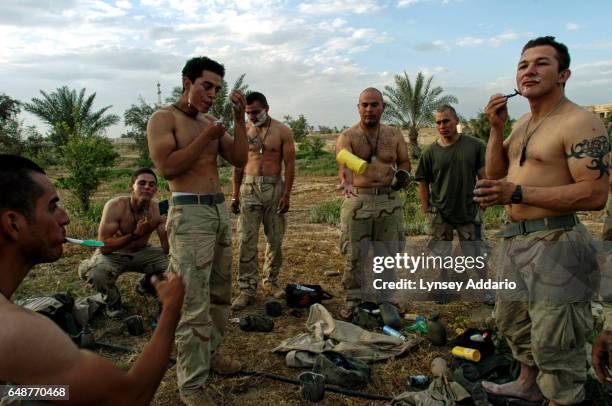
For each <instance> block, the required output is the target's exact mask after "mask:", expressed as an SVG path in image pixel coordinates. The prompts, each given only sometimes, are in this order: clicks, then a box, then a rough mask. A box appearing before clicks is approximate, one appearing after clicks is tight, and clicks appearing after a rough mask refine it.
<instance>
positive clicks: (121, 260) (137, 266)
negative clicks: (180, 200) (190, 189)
mask: <svg viewBox="0 0 612 406" xmlns="http://www.w3.org/2000/svg"><path fill="white" fill-rule="evenodd" d="M129 188H130V195H129V196H120V197H115V198H114V199H111V200H109V201H108V202H107V203H106V204H105V205H104V210H103V211H102V219H101V220H100V226H99V227H98V240H100V241H102V242H103V243H104V247H101V248H99V249H97V250H96V252H95V253H94V255H93V256H92V257H91V258H89V259H86V260H85V261H83V262H81V264H80V265H79V276H80V277H81V278H82V279H84V280H86V281H88V282H89V283H90V284H91V285H92V286H93V287H94V289H96V290H97V291H98V292H100V293H102V294H103V295H104V298H105V300H106V314H107V315H108V316H109V317H116V316H119V315H122V314H124V313H125V311H124V309H123V306H122V303H121V296H120V295H119V289H118V288H117V284H116V282H117V278H118V277H119V276H120V275H122V274H123V273H125V272H139V273H143V274H144V275H143V278H142V279H141V281H140V283H139V284H138V285H137V290H138V292H139V293H141V294H145V293H153V292H154V291H153V289H152V288H153V287H152V286H151V283H150V280H151V276H153V275H161V274H162V273H163V272H165V271H166V269H167V268H168V249H169V248H168V237H167V235H166V228H165V226H166V217H165V216H160V214H159V207H158V205H157V202H156V201H155V200H153V197H155V193H156V192H157V175H155V172H153V170H152V169H150V168H140V169H137V170H136V171H134V173H133V174H132V178H131V179H130V183H129ZM153 231H156V232H157V236H158V237H159V241H160V243H161V247H153V246H151V245H150V244H149V238H150V237H151V234H152V233H153Z"/></svg>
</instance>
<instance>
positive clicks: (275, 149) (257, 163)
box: [244, 118, 290, 176]
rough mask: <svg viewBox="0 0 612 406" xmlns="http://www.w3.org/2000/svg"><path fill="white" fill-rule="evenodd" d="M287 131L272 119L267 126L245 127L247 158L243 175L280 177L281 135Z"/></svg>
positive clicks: (282, 125) (285, 127) (284, 126)
mask: <svg viewBox="0 0 612 406" xmlns="http://www.w3.org/2000/svg"><path fill="white" fill-rule="evenodd" d="M288 131H290V130H289V128H288V127H287V126H286V125H284V124H282V123H280V122H279V121H277V120H274V119H273V118H270V122H269V124H266V125H263V126H261V127H255V126H253V125H249V126H247V137H248V140H249V157H248V161H247V164H246V166H245V168H244V173H245V174H247V175H252V176H275V175H280V173H281V169H282V161H283V154H282V151H283V137H282V135H283V133H285V132H288ZM262 145H263V148H262ZM260 152H263V153H260Z"/></svg>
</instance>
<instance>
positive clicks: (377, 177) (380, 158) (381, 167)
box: [341, 124, 404, 187]
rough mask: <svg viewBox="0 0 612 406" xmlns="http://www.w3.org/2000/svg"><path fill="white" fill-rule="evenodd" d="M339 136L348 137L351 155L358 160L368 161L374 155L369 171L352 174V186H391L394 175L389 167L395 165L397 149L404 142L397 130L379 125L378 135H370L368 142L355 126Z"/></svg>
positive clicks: (358, 127)
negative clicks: (374, 158)
mask: <svg viewBox="0 0 612 406" xmlns="http://www.w3.org/2000/svg"><path fill="white" fill-rule="evenodd" d="M341 136H345V137H348V139H349V142H350V146H351V148H352V150H353V154H354V155H356V156H358V157H359V158H361V159H363V160H366V161H369V160H370V159H371V157H372V156H373V155H376V160H374V161H373V162H372V163H371V164H370V165H369V167H370V168H372V169H371V170H370V168H369V169H368V170H367V171H366V172H364V173H363V174H361V175H359V174H353V186H356V187H378V186H388V185H390V184H391V181H392V179H393V173H394V172H393V170H392V168H391V167H392V166H393V165H395V164H396V163H397V158H398V147H399V146H400V143H401V144H402V145H403V142H404V140H403V138H402V135H401V133H400V131H399V130H398V129H396V128H395V127H391V126H388V125H384V124H381V125H380V135H378V134H377V135H374V136H371V135H370V136H369V137H370V141H368V139H367V138H366V137H368V136H367V135H366V134H365V132H364V130H363V129H362V128H361V127H360V125H359V124H356V125H354V126H352V127H351V128H348V129H346V130H345V131H344V132H343V134H342V135H341ZM376 138H378V140H376ZM372 147H374V148H375V150H376V151H373V149H372Z"/></svg>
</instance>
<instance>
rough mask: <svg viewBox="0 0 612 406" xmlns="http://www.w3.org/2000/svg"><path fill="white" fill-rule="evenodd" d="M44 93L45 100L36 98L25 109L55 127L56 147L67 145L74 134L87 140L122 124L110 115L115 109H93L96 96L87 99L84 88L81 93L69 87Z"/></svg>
mask: <svg viewBox="0 0 612 406" xmlns="http://www.w3.org/2000/svg"><path fill="white" fill-rule="evenodd" d="M40 93H41V94H42V96H43V97H42V98H40V99H39V98H36V97H35V98H33V99H32V101H31V102H30V103H26V104H24V108H25V110H27V111H29V112H30V113H32V114H34V115H36V116H38V117H39V118H40V119H41V120H42V121H44V122H46V123H48V124H49V125H50V126H51V127H52V130H51V133H50V138H51V140H52V141H53V143H54V144H55V145H56V146H61V145H65V144H66V143H67V142H68V138H69V136H70V135H71V134H75V135H79V136H83V137H88V136H91V135H98V134H101V133H102V132H103V131H104V130H106V129H107V128H108V127H110V126H111V125H114V124H117V123H118V122H119V116H118V115H116V114H107V111H108V110H109V109H110V108H111V107H112V106H106V107H103V108H101V109H100V110H97V111H94V110H93V107H92V106H93V102H94V99H95V98H96V94H95V93H93V94H91V95H89V96H85V89H84V88H83V89H81V91H80V92H79V93H78V94H77V92H76V90H70V89H69V88H68V86H62V87H60V88H58V89H56V90H55V91H54V92H51V93H46V92H45V91H43V90H41V91H40Z"/></svg>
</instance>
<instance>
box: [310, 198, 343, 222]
mask: <svg viewBox="0 0 612 406" xmlns="http://www.w3.org/2000/svg"><path fill="white" fill-rule="evenodd" d="M341 207H342V199H341V198H337V199H334V200H329V201H326V202H322V203H319V204H317V205H316V206H313V207H311V208H310V212H309V213H308V221H309V222H310V223H317V224H331V225H333V226H336V227H337V226H339V225H340V208H341Z"/></svg>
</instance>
